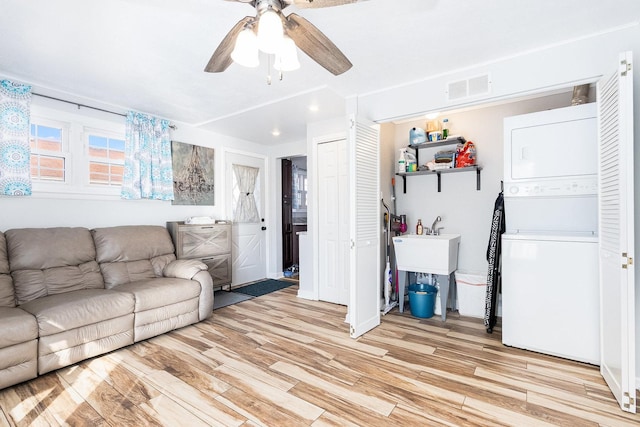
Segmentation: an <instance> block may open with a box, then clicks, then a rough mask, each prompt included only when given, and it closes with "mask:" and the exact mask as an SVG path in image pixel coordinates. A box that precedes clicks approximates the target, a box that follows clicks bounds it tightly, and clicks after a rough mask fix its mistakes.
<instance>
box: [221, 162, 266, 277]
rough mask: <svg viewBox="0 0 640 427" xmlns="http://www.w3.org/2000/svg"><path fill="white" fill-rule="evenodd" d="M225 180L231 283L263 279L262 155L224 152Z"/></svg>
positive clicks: (263, 203) (263, 194) (264, 234)
mask: <svg viewBox="0 0 640 427" xmlns="http://www.w3.org/2000/svg"><path fill="white" fill-rule="evenodd" d="M225 182H226V188H227V191H226V208H227V217H228V218H230V219H231V220H233V227H232V251H231V257H232V272H233V282H232V284H233V285H237V284H242V283H247V282H252V281H255V280H260V279H263V278H265V277H266V271H267V255H266V248H267V242H266V238H267V237H266V231H265V230H266V227H265V221H264V213H265V200H266V198H267V197H266V194H265V160H264V158H261V157H253V156H250V155H246V154H240V153H233V152H226V153H225ZM254 209H255V210H254Z"/></svg>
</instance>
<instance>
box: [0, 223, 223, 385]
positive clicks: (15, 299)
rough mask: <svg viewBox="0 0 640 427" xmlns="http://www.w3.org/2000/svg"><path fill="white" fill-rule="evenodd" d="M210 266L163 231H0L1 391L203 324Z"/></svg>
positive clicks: (210, 301) (206, 314)
mask: <svg viewBox="0 0 640 427" xmlns="http://www.w3.org/2000/svg"><path fill="white" fill-rule="evenodd" d="M212 310H213V284H212V280H211V276H210V275H209V273H208V271H207V266H206V265H205V264H203V263H201V262H200V261H197V260H176V257H175V250H174V246H173V242H172V241H171V237H170V236H169V233H168V232H167V230H166V229H165V228H164V227H160V226H121V227H107V228H97V229H93V230H89V229H86V228H79V227H78V228H66V227H65V228H63V227H59V228H24V229H13V230H8V231H6V232H5V233H1V232H0V325H1V327H2V333H1V334H0V388H4V387H8V386H10V385H13V384H16V383H19V382H22V381H25V380H28V379H31V378H34V377H36V376H37V375H41V374H44V373H46V372H49V371H52V370H55V369H58V368H61V367H64V366H68V365H71V364H73V363H76V362H78V361H81V360H84V359H87V358H90V357H93V356H97V355H99V354H103V353H107V352H109V351H112V350H115V349H118V348H120V347H124V346H127V345H129V344H133V343H135V342H138V341H140V340H144V339H147V338H150V337H153V336H156V335H160V334H163V333H165V332H168V331H171V330H173V329H176V328H180V327H183V326H186V325H189V324H192V323H196V322H199V321H201V320H204V319H206V318H207V317H209V316H210V315H211V313H212Z"/></svg>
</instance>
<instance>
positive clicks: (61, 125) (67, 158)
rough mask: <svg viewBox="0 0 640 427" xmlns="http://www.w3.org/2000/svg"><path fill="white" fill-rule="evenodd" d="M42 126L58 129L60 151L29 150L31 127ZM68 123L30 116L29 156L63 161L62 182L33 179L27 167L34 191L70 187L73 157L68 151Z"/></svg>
mask: <svg viewBox="0 0 640 427" xmlns="http://www.w3.org/2000/svg"><path fill="white" fill-rule="evenodd" d="M34 125H35V126H44V127H49V128H54V129H60V130H61V133H62V136H61V144H62V147H61V148H62V149H61V151H49V150H40V149H36V150H34V149H33V148H31V137H32V135H31V126H34ZM70 128H71V126H70V123H68V122H65V121H62V120H54V119H50V118H46V117H42V116H38V115H34V114H32V115H31V118H30V123H29V150H30V153H31V154H37V155H38V156H50V157H60V158H62V159H64V168H63V172H64V179H63V180H62V181H55V180H48V179H41V178H34V177H33V176H32V175H31V166H29V175H30V177H31V182H32V185H33V186H34V190H35V191H45V190H46V189H47V188H65V187H69V186H70V185H71V182H72V180H73V168H72V166H71V165H72V164H73V160H72V159H73V155H72V153H71V151H70V145H71V144H70V138H69V136H70V135H69V134H70Z"/></svg>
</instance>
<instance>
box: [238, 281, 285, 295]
mask: <svg viewBox="0 0 640 427" xmlns="http://www.w3.org/2000/svg"><path fill="white" fill-rule="evenodd" d="M295 284H296V283H295V282H285V281H284V280H274V279H267V280H263V281H262V282H258V283H253V284H251V285H247V286H242V287H241V288H236V289H234V290H233V292H238V293H241V294H246V295H252V296H254V297H259V296H261V295H265V294H268V293H271V292H275V291H279V290H280V289H284V288H288V287H289V286H291V285H295Z"/></svg>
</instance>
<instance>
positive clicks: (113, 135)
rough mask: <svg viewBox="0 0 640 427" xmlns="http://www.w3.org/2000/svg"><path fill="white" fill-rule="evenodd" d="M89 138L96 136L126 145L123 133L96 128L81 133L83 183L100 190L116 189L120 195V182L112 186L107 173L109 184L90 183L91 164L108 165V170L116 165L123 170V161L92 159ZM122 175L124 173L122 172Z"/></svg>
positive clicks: (86, 129) (86, 128)
mask: <svg viewBox="0 0 640 427" xmlns="http://www.w3.org/2000/svg"><path fill="white" fill-rule="evenodd" d="M91 136H97V137H103V138H107V139H109V140H120V141H123V142H124V143H125V144H126V141H125V134H124V132H122V133H119V132H116V131H113V130H109V129H103V128H97V127H89V126H87V127H85V128H84V131H83V143H84V146H85V153H84V154H85V157H86V161H84V162H83V163H84V166H85V168H86V173H85V174H84V183H85V185H87V186H89V187H91V188H95V189H98V188H101V189H114V188H115V189H117V190H118V194H120V188H121V187H122V180H121V181H120V183H119V184H115V185H114V184H113V183H111V173H109V183H107V184H99V183H92V182H91V163H92V162H95V163H101V164H105V165H108V166H109V168H111V166H112V165H117V166H122V168H123V169H124V162H125V159H124V157H123V159H122V161H121V162H120V161H111V160H110V159H109V158H107V159H104V158H101V157H92V156H91V154H90V150H91V146H90V143H89V138H90V137H91ZM122 151H123V154H124V147H123V150H122ZM123 173H124V171H123Z"/></svg>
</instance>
